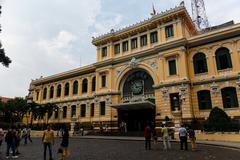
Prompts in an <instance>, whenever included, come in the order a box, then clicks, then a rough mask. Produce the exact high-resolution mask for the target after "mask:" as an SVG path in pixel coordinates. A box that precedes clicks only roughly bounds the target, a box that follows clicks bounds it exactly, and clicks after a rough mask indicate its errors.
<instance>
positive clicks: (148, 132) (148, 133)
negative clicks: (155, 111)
mask: <svg viewBox="0 0 240 160" xmlns="http://www.w3.org/2000/svg"><path fill="white" fill-rule="evenodd" d="M151 134H152V129H151V127H150V126H149V124H147V126H146V127H145V128H144V137H145V149H146V150H147V149H149V150H151Z"/></svg>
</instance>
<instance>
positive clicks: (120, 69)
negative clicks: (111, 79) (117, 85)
mask: <svg viewBox="0 0 240 160" xmlns="http://www.w3.org/2000/svg"><path fill="white" fill-rule="evenodd" d="M122 71H123V67H118V68H116V71H115V78H116V79H118V78H119V76H120V75H121V73H122Z"/></svg>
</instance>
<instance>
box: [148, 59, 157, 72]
mask: <svg viewBox="0 0 240 160" xmlns="http://www.w3.org/2000/svg"><path fill="white" fill-rule="evenodd" d="M147 63H148V64H149V65H150V66H151V67H152V68H153V69H154V70H157V68H158V66H157V62H156V60H154V59H151V60H149V61H148V62H147Z"/></svg>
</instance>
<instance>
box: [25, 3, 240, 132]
mask: <svg viewBox="0 0 240 160" xmlns="http://www.w3.org/2000/svg"><path fill="white" fill-rule="evenodd" d="M92 44H93V45H95V46H96V48H97V62H96V63H94V64H91V65H88V66H85V67H80V68H76V69H73V70H70V71H67V72H63V73H60V74H56V75H52V76H49V77H44V78H39V79H36V80H33V81H32V82H31V84H30V89H29V96H28V98H29V99H30V100H32V101H34V102H36V103H39V104H47V103H54V104H56V105H57V106H58V108H57V110H55V111H54V114H53V115H52V117H51V118H50V119H49V123H52V124H54V123H55V124H56V123H61V124H64V123H65V124H73V123H74V124H75V123H80V125H82V126H92V127H93V128H94V129H96V130H98V129H99V128H100V125H108V127H109V129H111V130H117V129H119V126H120V124H121V123H122V122H124V123H126V124H127V129H128V130H129V131H139V130H143V127H144V125H145V124H146V123H147V122H154V123H155V124H156V125H157V126H160V124H161V122H162V121H164V120H165V118H166V117H168V118H170V119H171V120H172V121H173V122H174V123H175V124H180V123H186V122H190V121H192V120H193V119H197V120H206V119H207V118H208V116H209V113H210V111H211V109H212V108H213V107H219V108H221V109H223V110H224V111H225V112H226V113H227V114H228V115H229V116H230V117H231V118H232V119H240V109H239V100H240V24H234V23H233V22H229V23H225V24H223V25H219V26H215V27H211V28H209V29H206V30H205V31H204V32H200V31H198V29H197V28H196V27H195V25H194V23H193V21H192V20H191V17H190V16H189V14H188V12H187V10H186V8H185V6H183V5H180V6H177V7H175V8H173V9H170V10H167V11H165V12H162V13H159V14H157V15H154V16H152V17H151V18H149V19H147V20H144V21H142V22H139V23H136V24H134V25H131V26H129V27H126V28H123V29H120V30H114V29H112V30H111V31H110V32H109V33H107V34H104V35H102V36H99V37H95V38H93V40H92ZM43 121H44V120H43ZM43 121H37V120H36V121H34V123H38V122H43Z"/></svg>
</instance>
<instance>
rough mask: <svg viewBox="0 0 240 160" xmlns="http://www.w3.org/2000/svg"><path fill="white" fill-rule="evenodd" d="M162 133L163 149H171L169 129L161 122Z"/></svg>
mask: <svg viewBox="0 0 240 160" xmlns="http://www.w3.org/2000/svg"><path fill="white" fill-rule="evenodd" d="M162 135H163V147H164V149H165V150H168V149H171V144H170V138H169V129H168V127H166V125H165V124H163V128H162Z"/></svg>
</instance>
